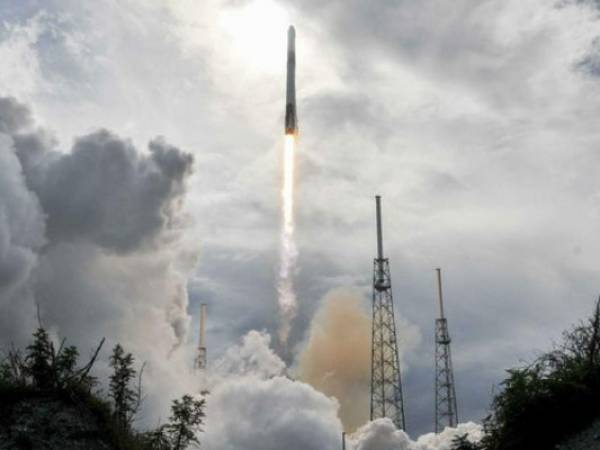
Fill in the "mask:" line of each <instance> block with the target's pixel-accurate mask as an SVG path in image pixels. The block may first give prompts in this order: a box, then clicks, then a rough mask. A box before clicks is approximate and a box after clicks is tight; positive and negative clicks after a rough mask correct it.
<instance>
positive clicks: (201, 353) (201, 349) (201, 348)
mask: <svg viewBox="0 0 600 450" xmlns="http://www.w3.org/2000/svg"><path fill="white" fill-rule="evenodd" d="M194 368H195V369H196V370H204V369H206V303H202V304H201V305H200V333H199V338H198V354H197V355H196V360H195V361H194Z"/></svg>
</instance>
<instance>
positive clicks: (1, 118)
mask: <svg viewBox="0 0 600 450" xmlns="http://www.w3.org/2000/svg"><path fill="white" fill-rule="evenodd" d="M191 165H192V157H191V155H189V154H187V153H184V152H182V151H180V150H179V149H177V148H175V147H173V146H170V145H168V144H167V143H166V142H165V141H164V140H162V139H155V140H153V141H152V142H150V144H149V146H148V151H147V152H145V153H141V152H139V151H138V150H137V149H136V148H134V146H133V145H132V143H131V142H130V141H128V140H125V139H122V138H120V137H118V136H116V135H114V134H112V133H110V132H109V131H106V130H100V131H96V132H93V133H91V134H88V135H86V136H83V137H80V138H78V139H76V141H75V144H74V145H73V147H72V148H71V149H70V151H59V150H58V144H57V143H56V142H55V140H54V139H53V138H52V136H51V135H50V134H49V133H48V132H46V131H44V130H40V129H38V128H36V126H35V123H34V121H33V119H32V116H31V113H30V112H29V110H28V108H27V107H25V106H24V105H22V104H19V103H18V102H17V101H15V100H14V99H11V98H1V99H0V281H1V283H0V339H1V340H2V342H5V343H8V342H15V343H16V344H17V345H23V344H24V343H25V342H26V341H27V340H28V339H29V336H30V334H31V332H32V331H33V330H34V328H35V327H36V326H37V323H36V322H37V319H36V306H37V307H39V312H40V317H41V321H42V323H43V325H44V326H45V327H46V328H48V329H49V330H50V331H51V332H52V334H53V335H54V336H55V337H57V338H58V337H66V338H67V339H69V340H70V342H72V343H74V344H76V345H78V346H79V348H80V351H81V353H82V354H83V355H84V356H85V355H86V354H87V352H88V351H89V349H91V348H93V347H95V345H96V344H97V343H98V341H99V340H100V339H101V338H102V337H103V336H106V338H107V346H106V348H105V349H104V352H103V361H100V362H99V364H98V367H97V370H98V372H99V375H100V378H101V379H102V378H103V376H104V375H105V372H106V370H107V368H106V364H105V363H106V359H107V356H108V351H109V350H110V347H111V346H112V345H114V344H115V343H116V342H121V343H122V344H123V346H124V347H125V348H126V349H127V350H129V351H131V352H132V353H133V354H134V355H135V356H136V357H137V358H138V364H141V361H147V370H146V371H145V372H144V374H145V380H144V385H145V388H146V394H147V395H146V398H147V400H146V403H145V409H144V411H143V412H142V414H141V416H142V417H141V420H142V423H149V424H152V425H155V424H156V419H157V418H158V416H159V415H160V416H162V417H165V416H166V413H167V412H168V409H167V406H168V403H169V402H170V400H171V398H172V397H174V396H178V395H180V394H181V393H182V392H194V391H195V390H196V389H197V386H195V383H194V381H193V379H192V377H191V376H187V375H186V373H187V367H188V364H187V363H188V361H191V357H189V355H187V354H186V352H187V349H186V348H183V347H182V346H181V344H182V343H183V342H184V340H185V337H186V333H187V328H188V324H189V317H188V315H187V312H186V308H187V302H188V299H187V290H186V283H187V276H188V274H189V272H190V271H191V270H192V269H193V267H194V264H195V258H194V257H190V252H189V251H188V250H186V249H185V248H184V245H183V242H182V234H181V229H182V228H181V201H182V196H183V194H184V190H185V189H184V186H185V180H186V178H187V177H188V175H189V174H190V172H191ZM174 349H179V350H178V351H176V352H173V350H174Z"/></svg>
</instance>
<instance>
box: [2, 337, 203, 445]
mask: <svg viewBox="0 0 600 450" xmlns="http://www.w3.org/2000/svg"><path fill="white" fill-rule="evenodd" d="M103 342H104V339H103V340H102V341H101V342H100V344H99V346H98V347H97V348H96V351H95V353H94V355H93V356H92V358H91V359H90V361H89V362H88V363H87V364H86V365H85V366H83V367H78V359H79V351H78V350H77V348H76V347H74V346H68V347H65V346H64V341H63V342H62V343H61V345H60V346H59V348H58V350H55V347H54V345H53V343H52V341H51V340H50V338H49V336H48V333H47V332H46V330H44V329H43V328H39V329H38V330H36V332H35V333H34V334H33V342H32V343H31V345H29V346H28V347H27V348H26V351H25V353H24V354H22V353H21V352H20V351H19V350H15V349H12V350H10V351H9V352H8V353H7V354H6V355H5V356H4V357H3V358H0V420H1V419H2V417H3V415H4V412H5V410H7V409H8V408H10V407H11V405H14V404H16V403H18V402H20V401H22V400H23V399H25V398H30V399H31V398H37V397H39V398H48V397H52V398H56V399H60V401H64V402H66V403H68V404H73V403H75V404H77V405H78V407H85V408H86V409H87V410H88V411H89V412H91V413H92V414H93V416H94V417H95V418H96V420H98V422H99V423H100V424H102V428H103V430H105V434H103V435H102V436H101V437H99V439H101V440H102V441H104V442H106V443H107V444H109V445H110V447H109V448H113V449H116V450H183V449H185V448H187V447H188V446H189V445H190V444H192V443H196V444H198V443H199V441H198V438H197V437H196V433H197V432H199V431H202V430H201V429H200V426H201V425H202V420H203V418H204V404H205V401H204V399H202V400H195V399H193V398H192V397H191V396H189V395H185V396H183V397H182V398H181V399H180V400H175V401H174V402H173V404H172V406H171V412H172V414H171V417H170V420H169V423H167V424H165V425H162V426H160V427H158V428H157V429H155V430H151V431H147V432H144V433H138V432H136V431H134V430H132V428H131V423H132V421H133V419H134V417H135V414H136V412H137V410H138V408H139V406H140V402H141V375H142V372H143V369H144V366H143V365H142V367H141V369H140V371H139V372H137V371H136V370H135V369H134V368H133V365H134V362H135V360H134V358H133V356H132V355H131V353H126V352H125V351H124V350H123V347H121V345H119V344H117V345H116V346H115V347H114V349H113V352H112V355H111V357H110V365H111V367H112V368H113V373H112V375H111V377H110V384H109V397H110V399H111V400H112V402H109V401H107V400H105V399H103V398H101V397H100V396H99V395H98V394H97V393H94V392H92V387H93V386H94V385H95V378H94V377H92V376H91V375H90V374H89V373H90V370H91V369H92V367H93V365H94V363H95V360H96V357H97V356H98V354H99V352H100V349H101V347H102V344H103ZM136 375H137V380H138V381H137V385H134V380H135V378H136ZM204 394H205V393H203V395H204ZM21 444H22V445H25V446H27V445H29V444H28V443H27V442H22V443H20V444H19V445H21ZM23 448H25V447H23Z"/></svg>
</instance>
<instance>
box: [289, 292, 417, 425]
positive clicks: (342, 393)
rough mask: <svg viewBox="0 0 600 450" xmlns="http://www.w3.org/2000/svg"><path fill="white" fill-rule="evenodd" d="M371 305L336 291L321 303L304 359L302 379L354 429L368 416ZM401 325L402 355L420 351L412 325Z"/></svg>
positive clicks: (301, 367) (300, 360)
mask: <svg viewBox="0 0 600 450" xmlns="http://www.w3.org/2000/svg"><path fill="white" fill-rule="evenodd" d="M367 305H368V303H367V302H366V301H365V300H364V299H363V298H362V297H361V296H360V294H359V293H358V292H356V291H353V290H350V289H336V290H333V291H331V292H330V293H329V294H328V295H327V296H325V298H324V299H323V302H322V305H321V308H320V309H319V311H318V312H317V315H316V316H315V318H314V319H313V321H312V323H311V327H310V332H309V337H308V343H307V345H306V347H305V349H304V350H303V352H302V353H301V355H300V358H299V367H298V376H299V378H300V379H301V380H303V381H305V382H307V383H309V384H311V385H312V386H313V387H314V388H315V389H318V390H319V391H321V392H323V393H325V394H327V395H330V396H333V397H335V398H336V399H337V400H338V401H339V402H340V417H341V419H342V421H343V423H344V426H345V429H346V430H348V431H350V430H354V429H356V428H357V427H358V426H360V425H362V424H364V423H365V422H366V421H367V419H368V414H369V386H370V384H369V380H370V370H371V363H370V361H371V349H370V348H371V347H370V346H371V319H370V315H369V313H368V310H367V309H366V307H367ZM399 325H400V326H399V327H398V338H399V342H398V344H399V348H400V352H401V354H403V353H405V352H406V351H410V350H412V349H414V348H415V347H416V345H417V344H418V342H419V339H420V335H419V333H418V330H417V329H416V328H414V327H411V326H408V325H406V324H404V323H400V324H399Z"/></svg>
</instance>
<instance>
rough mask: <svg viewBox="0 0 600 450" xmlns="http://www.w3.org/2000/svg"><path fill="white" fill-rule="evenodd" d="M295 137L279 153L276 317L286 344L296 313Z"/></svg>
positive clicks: (280, 337)
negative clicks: (279, 190) (281, 166)
mask: <svg viewBox="0 0 600 450" xmlns="http://www.w3.org/2000/svg"><path fill="white" fill-rule="evenodd" d="M295 147H296V136H295V135H293V134H286V135H285V143H284V149H283V188H282V190H281V197H282V207H283V217H282V227H281V255H280V268H279V285H278V287H277V293H278V302H279V314H280V317H281V324H280V327H279V341H280V343H281V344H282V345H284V346H285V345H286V344H287V340H288V337H289V334H290V330H291V326H292V320H293V319H294V317H296V311H297V309H298V306H297V301H296V293H295V292H294V284H293V275H294V269H295V266H296V258H297V256H298V250H297V249H296V241H295V239H294V162H295V161H294V159H295V153H296V152H295V150H296V148H295Z"/></svg>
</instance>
